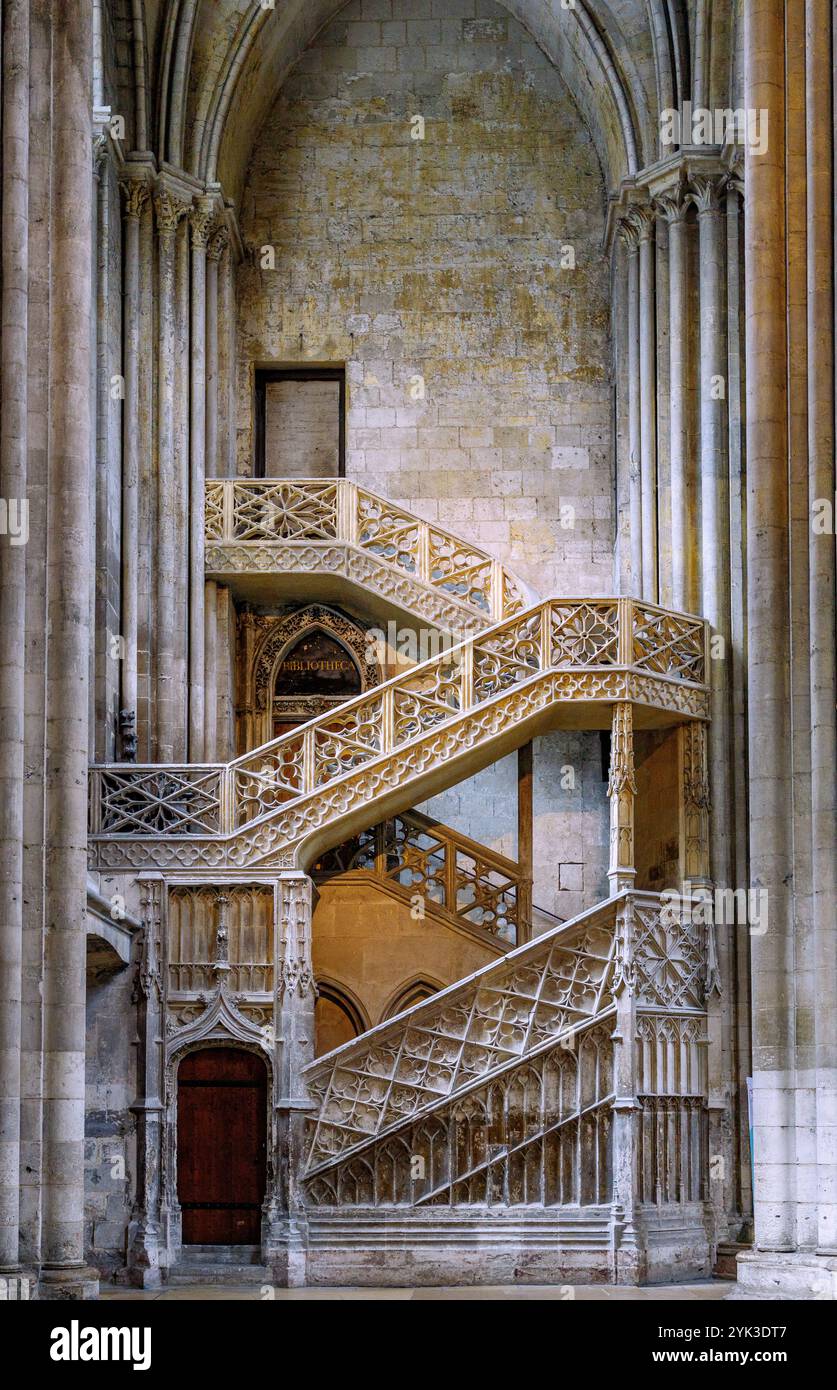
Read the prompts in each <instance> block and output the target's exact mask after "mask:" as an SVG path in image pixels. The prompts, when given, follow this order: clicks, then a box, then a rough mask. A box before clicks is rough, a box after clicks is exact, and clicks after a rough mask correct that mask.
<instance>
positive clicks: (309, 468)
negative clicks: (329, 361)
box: [254, 367, 346, 478]
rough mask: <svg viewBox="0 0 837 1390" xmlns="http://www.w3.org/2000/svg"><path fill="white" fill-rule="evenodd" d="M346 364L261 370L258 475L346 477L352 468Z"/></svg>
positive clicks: (275, 476) (257, 385)
mask: <svg viewBox="0 0 837 1390" xmlns="http://www.w3.org/2000/svg"><path fill="white" fill-rule="evenodd" d="M345 421H346V373H345V371H344V369H343V368H342V367H271V368H265V369H262V370H258V371H257V372H256V429H255V459H254V472H255V476H256V477H257V478H265V477H267V478H342V477H343V475H344V474H345V471H346V426H345Z"/></svg>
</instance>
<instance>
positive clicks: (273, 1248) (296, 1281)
mask: <svg viewBox="0 0 837 1390" xmlns="http://www.w3.org/2000/svg"><path fill="white" fill-rule="evenodd" d="M265 1263H266V1264H267V1265H268V1267H269V1269H270V1278H271V1281H272V1283H274V1284H275V1285H276V1287H277V1288H280V1289H303V1288H305V1284H306V1275H307V1272H308V1271H307V1266H308V1223H307V1222H306V1220H305V1218H304V1217H301V1218H300V1217H290V1218H286V1219H285V1221H284V1222H283V1223H282V1225H281V1233H280V1234H278V1236H277V1235H273V1236H272V1238H271V1240H270V1244H269V1247H268V1249H267V1250H266V1251H265Z"/></svg>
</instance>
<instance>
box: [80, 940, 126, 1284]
mask: <svg viewBox="0 0 837 1390" xmlns="http://www.w3.org/2000/svg"><path fill="white" fill-rule="evenodd" d="M134 979H135V972H134V971H133V970H132V969H130V968H127V967H126V968H125V969H123V970H120V971H118V972H117V973H116V974H115V975H113V976H111V977H110V978H109V979H103V980H97V979H95V978H91V975H90V973H88V985H87V1057H86V1063H85V1076H86V1087H85V1140H84V1180H85V1200H84V1218H85V1220H84V1224H85V1248H86V1252H87V1259H88V1260H89V1261H90V1263H91V1264H92V1265H94V1266H95V1267H96V1268H97V1269H99V1270H100V1271H101V1272H102V1274H104V1275H110V1274H112V1273H113V1272H114V1271H115V1270H117V1269H120V1268H122V1267H123V1266H124V1263H125V1248H126V1247H125V1242H126V1232H127V1224H128V1219H129V1217H130V1212H131V1202H132V1200H133V1194H134V1183H135V1179H136V1167H135V1148H136V1145H135V1141H134V1128H135V1126H134V1117H133V1115H132V1114H131V1111H130V1110H129V1106H130V1105H132V1104H133V1102H134V1100H135V1099H136V1078H135V1075H134V1055H135V1046H136V1036H135V1035H136V1029H135V1027H134V1026H133V1025H132V1024H131V1022H130V1020H132V1019H133V1018H134V1017H135V1009H134V1006H133V1003H132V999H131V995H132V988H133V984H134Z"/></svg>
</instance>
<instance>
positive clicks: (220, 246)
mask: <svg viewBox="0 0 837 1390" xmlns="http://www.w3.org/2000/svg"><path fill="white" fill-rule="evenodd" d="M229 240H230V234H229V232H228V231H227V229H226V227H219V226H218V225H217V224H216V225H215V228H214V230H212V231H211V232H210V236H209V240H208V242H207V247H206V255H207V259H208V260H210V261H220V259H221V257H222V256H223V254H224V252H225V251H226V249H227V245H228V244H229Z"/></svg>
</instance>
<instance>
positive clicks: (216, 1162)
mask: <svg viewBox="0 0 837 1390" xmlns="http://www.w3.org/2000/svg"><path fill="white" fill-rule="evenodd" d="M266 1142H267V1070H266V1067H265V1064H264V1062H263V1061H262V1060H261V1058H259V1057H257V1056H256V1055H255V1054H254V1053H252V1052H245V1051H243V1050H241V1049H239V1048H235V1047H207V1048H203V1049H202V1050H201V1051H200V1052H191V1053H189V1055H188V1056H187V1057H184V1059H183V1061H182V1062H181V1064H180V1069H179V1072H178V1078H177V1195H178V1199H179V1201H180V1206H181V1209H182V1212H183V1244H184V1245H257V1244H258V1243H259V1241H260V1240H261V1208H262V1202H263V1201H264V1194H265V1167H266V1164H265V1158H266Z"/></svg>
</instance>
